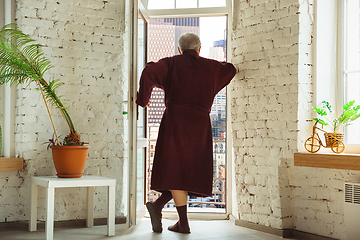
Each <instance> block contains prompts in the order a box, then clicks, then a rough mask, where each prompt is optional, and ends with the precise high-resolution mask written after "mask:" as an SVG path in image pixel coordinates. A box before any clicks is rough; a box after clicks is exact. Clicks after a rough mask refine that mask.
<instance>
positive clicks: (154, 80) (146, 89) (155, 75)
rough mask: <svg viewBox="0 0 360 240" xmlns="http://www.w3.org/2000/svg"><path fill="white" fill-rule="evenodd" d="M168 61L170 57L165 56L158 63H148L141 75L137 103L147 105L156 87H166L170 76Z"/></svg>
mask: <svg viewBox="0 0 360 240" xmlns="http://www.w3.org/2000/svg"><path fill="white" fill-rule="evenodd" d="M168 61H169V60H168V58H163V59H160V60H159V61H158V62H156V63H154V62H149V63H148V64H146V66H145V68H144V70H143V72H142V74H141V77H140V88H139V92H138V96H137V100H136V104H138V105H140V106H142V107H145V106H146V105H147V104H148V103H149V101H150V97H151V92H152V89H153V88H154V87H157V88H161V89H164V85H165V82H166V80H167V76H168Z"/></svg>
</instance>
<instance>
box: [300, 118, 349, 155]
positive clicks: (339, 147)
mask: <svg viewBox="0 0 360 240" xmlns="http://www.w3.org/2000/svg"><path fill="white" fill-rule="evenodd" d="M318 122H319V121H316V123H315V124H314V126H313V134H312V136H311V137H309V138H308V139H306V141H305V149H306V150H307V151H308V152H311V153H316V152H318V151H319V150H320V148H321V147H324V148H331V150H332V151H333V152H334V153H342V152H343V151H344V150H345V144H344V143H343V142H342V141H343V139H344V134H343V133H328V132H325V131H324V130H322V129H321V128H318V127H317V126H316V125H317V124H318ZM317 130H320V131H322V132H324V134H325V143H326V145H324V144H323V143H322V141H321V139H320V136H319V134H318V133H317Z"/></svg>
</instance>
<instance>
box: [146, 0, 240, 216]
mask: <svg viewBox="0 0 360 240" xmlns="http://www.w3.org/2000/svg"><path fill="white" fill-rule="evenodd" d="M141 1H142V3H143V4H144V6H146V7H147V0H141ZM232 6H233V1H232V0H226V6H225V7H209V8H208V7H207V8H179V9H147V13H148V16H149V18H150V19H152V18H176V17H193V16H197V17H215V16H227V46H226V48H227V51H228V53H227V61H228V62H231V54H230V49H231V35H232ZM230 99H231V91H227V99H226V106H227V109H226V114H227V116H228V117H227V122H226V124H227V129H226V135H227V136H231V134H232V132H231V120H230V119H231V118H230V117H229V116H231V104H230ZM226 146H227V149H228V150H227V153H226V166H227V167H226V169H227V171H226V213H225V214H219V213H217V214H208V213H205V214H201V213H196V217H197V218H205V219H217V218H218V219H223V218H222V217H221V216H222V215H225V216H224V217H225V218H227V217H228V216H229V215H232V214H233V213H237V212H238V209H237V204H236V199H235V198H236V194H234V193H233V190H232V186H233V184H234V179H233V178H232V176H235V174H234V171H235V170H234V168H233V167H232V166H233V159H232V152H233V150H232V138H231V137H227V138H226ZM216 216H218V217H216ZM219 217H220V218H219Z"/></svg>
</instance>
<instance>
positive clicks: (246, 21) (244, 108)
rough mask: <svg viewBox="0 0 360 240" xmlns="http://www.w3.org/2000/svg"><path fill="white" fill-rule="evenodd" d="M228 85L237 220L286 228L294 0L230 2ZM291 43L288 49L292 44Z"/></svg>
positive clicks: (293, 112) (292, 147)
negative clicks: (231, 78)
mask: <svg viewBox="0 0 360 240" xmlns="http://www.w3.org/2000/svg"><path fill="white" fill-rule="evenodd" d="M234 4H235V5H234V26H233V31H234V34H233V36H234V37H233V39H232V40H233V42H232V46H233V56H232V60H233V62H234V63H235V64H236V65H237V68H239V69H240V73H239V74H238V75H237V77H236V80H235V82H234V83H233V84H232V85H231V96H233V98H232V100H231V103H232V108H233V109H232V116H231V120H232V123H233V126H232V127H233V130H234V134H233V142H234V150H235V151H234V154H235V166H236V173H237V176H236V183H237V186H236V187H237V192H238V193H239V195H238V204H239V216H240V219H241V220H245V221H250V222H255V223H258V224H261V225H265V226H270V227H274V228H292V213H291V188H290V187H289V173H288V166H289V165H290V163H291V161H292V154H293V152H294V151H296V148H297V146H296V144H297V141H296V140H297V131H296V130H297V103H298V99H297V98H298V96H297V94H298V90H297V87H298V84H297V72H298V69H297V66H298V58H299V55H298V51H297V46H298V34H297V32H298V30H297V31H295V33H293V32H292V29H297V28H299V15H298V14H297V12H298V9H299V4H298V2H297V1H296V0H293V1H285V2H284V1H266V0H257V1H255V0H253V1H245V0H244V1H242V0H241V1H235V2H234ZM293 48H294V49H293Z"/></svg>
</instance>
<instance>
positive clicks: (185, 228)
mask: <svg viewBox="0 0 360 240" xmlns="http://www.w3.org/2000/svg"><path fill="white" fill-rule="evenodd" d="M176 210H177V212H178V215H179V222H178V227H179V231H180V232H183V233H186V232H190V227H189V222H188V218H187V205H183V206H179V207H176Z"/></svg>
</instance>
